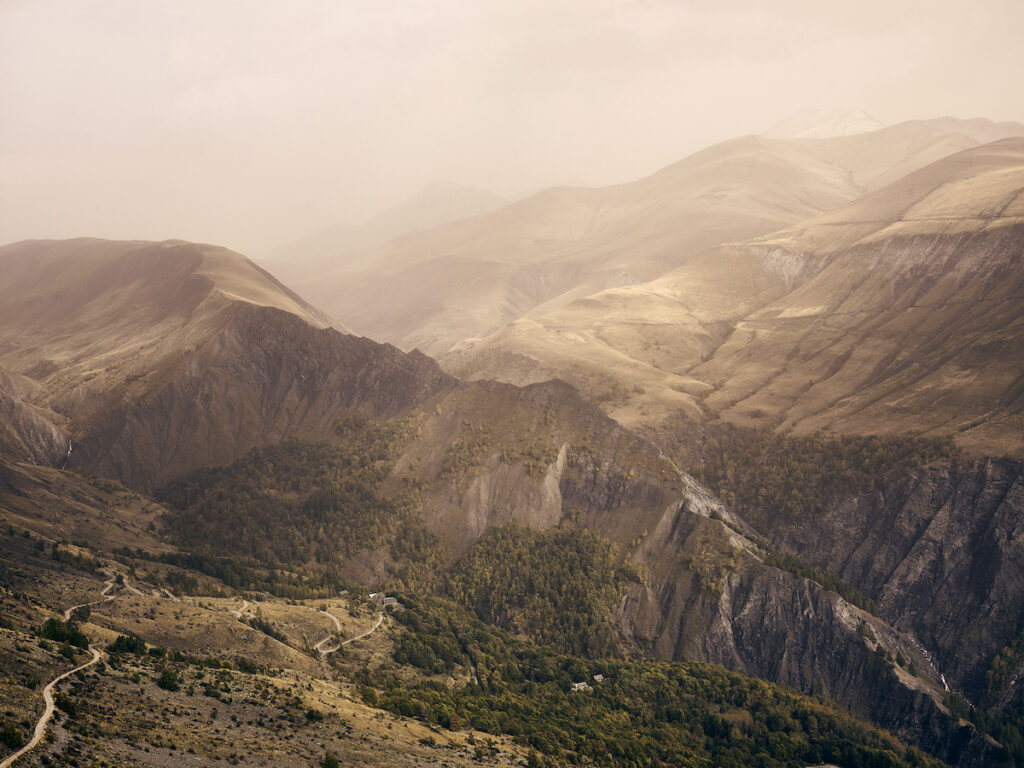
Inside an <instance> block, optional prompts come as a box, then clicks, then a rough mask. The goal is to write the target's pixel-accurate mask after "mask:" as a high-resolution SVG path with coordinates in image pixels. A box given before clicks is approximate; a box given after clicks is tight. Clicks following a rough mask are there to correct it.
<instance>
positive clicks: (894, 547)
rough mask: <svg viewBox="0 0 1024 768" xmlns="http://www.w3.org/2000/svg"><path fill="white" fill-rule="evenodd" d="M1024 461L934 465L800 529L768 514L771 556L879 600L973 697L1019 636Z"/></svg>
mask: <svg viewBox="0 0 1024 768" xmlns="http://www.w3.org/2000/svg"><path fill="white" fill-rule="evenodd" d="M1022 513H1024V463H1022V462H1019V461H1011V460H992V459H985V460H981V461H974V462H970V463H966V464H951V465H944V466H932V467H928V468H925V469H922V470H920V471H918V472H915V473H913V474H912V475H909V476H907V477H905V478H903V479H902V480H900V481H899V482H898V483H896V484H894V485H893V486H891V487H889V488H886V489H884V490H883V491H881V492H876V493H871V494H867V495H865V496H862V497H860V498H856V499H849V500H847V501H845V502H843V503H842V504H839V505H837V506H836V507H835V508H834V509H831V510H828V511H827V512H826V514H825V516H824V517H823V518H822V519H820V520H817V521H815V524H814V525H807V524H806V521H796V520H784V519H778V518H772V517H770V516H769V515H767V514H766V515H764V516H763V518H762V519H759V520H757V521H756V522H757V525H758V526H759V528H761V530H763V531H764V532H765V533H766V534H768V535H769V537H770V538H771V539H772V540H774V541H775V542H776V543H777V545H778V546H779V547H782V548H785V549H788V550H790V551H792V552H794V553H796V554H797V555H798V556H799V557H800V558H801V559H803V560H805V561H806V562H809V563H812V564H814V565H816V566H818V567H820V568H824V569H827V570H829V571H830V572H832V573H835V574H836V575H838V576H839V577H840V578H842V579H843V580H844V581H846V582H847V583H849V584H851V585H853V586H856V587H857V588H858V589H860V590H861V591H862V592H864V593H865V594H866V595H868V596H869V597H871V598H872V599H874V600H875V602H876V603H877V604H878V606H879V609H880V611H881V613H882V615H883V616H885V618H886V619H888V620H889V621H890V622H891V623H892V624H893V625H894V626H897V627H900V628H901V629H902V630H904V631H906V632H907V633H908V634H911V635H912V636H914V637H916V638H917V639H918V640H919V641H920V643H921V644H922V645H923V646H924V647H925V648H927V649H929V650H930V651H931V652H932V654H933V657H934V661H935V664H936V666H937V668H938V669H939V670H940V671H941V673H942V674H943V675H945V678H946V680H947V681H948V682H949V684H950V686H952V687H954V688H956V689H958V690H960V691H962V692H963V693H964V694H965V695H966V696H967V697H968V699H974V698H975V697H976V696H977V695H978V694H979V693H980V692H981V690H982V689H983V686H984V676H985V672H986V671H987V669H988V667H989V666H990V665H991V663H992V660H993V658H994V657H995V655H996V654H997V653H998V652H999V651H1000V649H1002V648H1003V647H1004V646H1006V645H1008V644H1009V643H1011V642H1012V641H1013V640H1014V639H1015V638H1016V637H1017V636H1018V634H1019V633H1020V632H1021V628H1022V627H1024V578H1022V575H1024V535H1022V534H1024V514H1022Z"/></svg>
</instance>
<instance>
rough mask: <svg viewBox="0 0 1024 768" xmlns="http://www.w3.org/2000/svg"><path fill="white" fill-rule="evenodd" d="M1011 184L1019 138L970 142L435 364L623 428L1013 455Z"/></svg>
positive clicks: (1016, 377)
mask: <svg viewBox="0 0 1024 768" xmlns="http://www.w3.org/2000/svg"><path fill="white" fill-rule="evenodd" d="M853 138H861V137H853ZM1022 189H1024V141H1022V140H1021V139H1005V140H1001V141H997V142H994V143H991V144H988V145H985V146H981V147H977V148H975V149H970V150H966V151H964V152H962V153H958V154H956V155H953V156H951V157H949V158H946V159H943V160H940V161H938V162H935V163H933V164H931V165H929V166H927V167H925V168H922V169H920V170H918V171H916V172H914V173H911V174H909V175H907V176H906V177H905V178H903V179H901V180H899V181H897V182H894V183H892V184H890V185H888V186H886V187H884V188H882V189H880V190H878V191H876V192H872V193H870V194H868V195H865V196H864V197H862V198H860V199H859V200H857V201H856V202H854V203H851V204H849V205H847V206H843V207H840V208H838V209H836V210H835V211H833V212H830V213H827V214H823V215H821V216H818V217H814V218H811V219H809V220H807V221H805V222H802V223H800V224H798V225H794V226H793V227H790V228H788V229H785V230H782V231H780V232H777V233H775V234H772V235H768V236H764V237H761V238H757V239H754V240H750V241H747V242H745V243H736V244H730V245H725V246H721V247H719V248H715V249H712V250H709V251H706V252H704V253H702V254H699V255H698V256H696V257H694V258H692V259H690V260H689V261H688V262H687V263H686V264H685V265H683V266H682V267H679V268H678V269H676V270H674V271H671V272H669V273H667V274H665V275H664V276H662V277H660V278H659V279H657V280H655V281H652V282H650V283H647V284H644V285H638V286H631V287H625V288H619V289H615V290H609V291H604V292H601V293H598V294H595V295H593V296H590V297H587V298H586V299H582V300H579V301H576V302H574V303H572V304H570V305H568V306H566V307H564V308H562V309H560V310H558V311H552V312H547V313H543V314H537V315H536V316H534V317H531V318H528V319H524V320H521V321H519V322H517V323H513V324H512V325H510V326H508V327H507V328H505V329H503V330H502V331H500V332H498V333H496V334H494V335H492V336H491V337H489V338H487V339H483V340H480V341H475V342H468V343H465V344H463V345H460V346H459V347H458V348H456V349H455V350H453V351H452V352H451V353H449V355H447V356H446V357H445V359H444V363H445V365H446V367H448V368H449V369H450V370H452V371H454V372H456V373H457V374H458V375H461V376H464V377H474V376H480V377H490V378H505V379H507V380H510V381H516V382H524V381H530V380H532V379H533V378H543V377H545V376H550V375H558V374H563V375H565V377H566V378H568V379H569V380H571V381H573V382H574V383H576V384H577V385H579V386H580V387H581V388H583V389H584V390H585V391H587V392H589V393H591V394H592V395H593V396H596V397H598V398H599V399H602V400H605V401H606V403H607V404H606V409H608V410H609V411H610V412H611V413H612V414H613V415H615V416H616V417H617V418H619V419H620V420H622V421H624V422H625V423H630V424H634V425H646V426H651V427H655V428H656V427H659V426H661V425H663V424H664V422H665V421H666V419H668V418H669V417H670V416H673V415H676V414H681V415H683V416H684V417H686V418H688V419H696V420H700V419H706V418H716V417H717V418H722V419H725V420H728V421H731V422H733V423H737V424H742V425H746V426H760V427H766V426H767V427H773V428H776V429H785V430H795V431H796V432H797V433H800V432H810V431H813V430H815V429H820V428H829V429H833V430H835V431H839V432H859V433H885V432H901V431H906V430H917V431H921V432H926V433H954V434H957V435H958V436H959V438H958V439H959V441H960V443H961V444H962V445H963V446H964V447H966V448H968V449H970V450H972V452H976V453H979V452H1000V451H1011V452H1020V451H1021V450H1024V443H1022V442H1021V435H1022V434H1024V430H1022V429H1021V421H1020V420H1021V415H1020V414H1021V406H1022V403H1021V401H1020V397H1021V391H1020V386H1021V385H1020V382H1021V380H1022V373H1024V371H1022V370H1021V361H1022V360H1024V354H1022V353H1021V352H1022V346H1021V344H1022V342H1021V331H1022V327H1021V322H1022V319H1021V317H1022V316H1021V312H1020V301H1021V298H1020V297H1021V295H1022V290H1024V284H1022V282H1024V264H1022V262H1021V258H1022V257H1021V242H1022V240H1024V208H1022V205H1024V202H1022V192H1021V190H1022Z"/></svg>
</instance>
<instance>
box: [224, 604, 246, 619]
mask: <svg viewBox="0 0 1024 768" xmlns="http://www.w3.org/2000/svg"><path fill="white" fill-rule="evenodd" d="M248 607H249V601H248V600H243V601H242V607H241V608H239V609H238V610H237V611H236V610H234V609H228V613H230V614H231V615H232V616H234V617H235V618H236V619H241V618H242V616H243V615H244V614H245V611H246V609H248Z"/></svg>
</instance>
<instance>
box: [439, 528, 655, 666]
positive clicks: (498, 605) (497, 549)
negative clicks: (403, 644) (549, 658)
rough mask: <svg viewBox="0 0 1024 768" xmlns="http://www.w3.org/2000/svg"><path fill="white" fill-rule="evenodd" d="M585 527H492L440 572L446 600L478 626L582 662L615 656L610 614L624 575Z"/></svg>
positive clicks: (612, 552)
mask: <svg viewBox="0 0 1024 768" xmlns="http://www.w3.org/2000/svg"><path fill="white" fill-rule="evenodd" d="M616 559H617V558H616V547H615V545H614V544H613V543H612V542H610V541H608V540H607V539H604V538H602V537H601V536H600V535H599V534H597V533H594V532H593V531H589V530H586V529H573V528H560V529H554V530H544V531H538V530H535V529H533V528H526V527H523V526H520V525H516V524H509V525H506V526H502V527H500V528H492V529H491V530H489V531H488V532H487V533H485V534H484V535H483V537H482V538H481V539H480V541H478V542H477V543H476V545H474V546H473V547H472V548H471V549H470V550H469V551H468V552H467V553H466V554H465V555H463V557H462V558H461V559H460V560H459V561H458V562H457V563H456V564H455V566H454V567H453V569H452V570H451V572H450V573H449V574H448V577H447V580H446V584H445V589H446V592H447V593H448V595H450V596H451V597H452V598H454V599H455V600H457V601H458V602H460V603H462V604H463V605H465V606H467V607H469V608H471V609H472V610H473V611H474V612H475V613H476V614H477V616H479V617H480V618H481V619H482V620H484V621H486V622H489V623H492V624H497V625H498V626H500V627H504V628H505V629H509V630H511V631H513V632H518V633H525V634H529V635H532V636H533V637H536V638H537V639H538V640H540V641H541V642H546V643H551V644H553V645H555V646H557V647H559V648H565V649H568V650H570V651H571V652H573V653H577V654H581V655H586V656H600V655H605V656H607V655H612V654H614V653H616V651H617V643H616V632H615V627H614V624H613V621H612V615H613V609H614V606H615V603H616V602H618V599H619V597H620V596H621V594H622V590H623V588H624V587H625V584H626V582H627V581H628V580H629V579H630V578H635V576H633V574H632V573H630V572H628V571H625V570H623V569H621V568H619V567H618V566H617V565H616Z"/></svg>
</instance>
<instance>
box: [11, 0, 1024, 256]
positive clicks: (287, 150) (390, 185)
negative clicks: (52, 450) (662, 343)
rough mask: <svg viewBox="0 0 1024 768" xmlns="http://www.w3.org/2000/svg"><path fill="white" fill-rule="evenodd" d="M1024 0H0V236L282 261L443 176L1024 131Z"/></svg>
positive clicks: (598, 172)
mask: <svg viewBox="0 0 1024 768" xmlns="http://www.w3.org/2000/svg"><path fill="white" fill-rule="evenodd" d="M1021 29H1024V4H1021V3H1020V2H1017V1H1016V0H983V1H982V2H960V1H950V0H940V1H939V2H934V1H932V2H900V3H891V2H878V1H876V0H869V1H868V2H861V3H858V4H842V7H841V8H840V9H837V4H834V3H821V2H813V1H811V0H784V1H783V2H776V3H771V4H764V3H760V2H753V1H752V0H750V1H747V2H735V1H734V2H730V3H728V8H727V9H723V8H722V4H721V3H712V2H699V1H696V0H688V1H686V2H682V1H681V2H658V1H656V0H652V1H650V2H644V1H642V0H641V1H637V2H623V1H621V0H601V1H600V2H593V0H588V1H587V2H580V1H576V0H572V1H564V0H563V1H560V2H557V3H550V2H537V1H536V0H529V1H528V2H521V1H519V0H516V1H515V2H510V1H508V0H502V1H501V2H486V3H473V2H465V0H458V1H456V0H443V1H439V2H429V3H427V2H408V1H406V0H395V1H394V2H386V3H353V2H335V1H334V0H324V1H323V2H316V1H313V0H303V2H297V3H289V4H282V3H271V2H212V3H211V2H175V3H166V2H140V1H138V0H109V1H107V2H102V3H80V2H39V1H37V0H32V1H29V0H6V2H4V3H3V4H2V5H0V69H2V73H3V76H2V77H0V101H2V103H3V113H2V117H0V151H2V153H3V155H2V162H0V241H3V242H11V241H16V240H20V239H24V238H48V237H51V238H63V237H75V236H84V235H90V236H99V237H107V238H145V239H159V238H183V239H189V240H196V241H205V242H214V243H218V244H222V245H226V246H228V247H230V248H233V249H236V250H240V251H242V252H244V253H246V254H248V255H250V256H255V257H260V256H266V255H267V254H268V253H269V252H270V251H271V249H272V248H273V247H274V246H276V245H279V244H280V243H282V242H285V241H288V240H291V239H294V238H297V237H300V236H302V235H304V234H307V233H308V232H310V231H312V230H315V229H318V228H320V227H324V226H327V225H331V224H338V223H344V222H358V221H360V220H362V219H365V218H366V217H368V216H369V215H371V214H373V213H375V212H376V211H378V210H380V209H382V208H385V207H388V206H390V205H394V204H396V203H398V202H400V201H401V200H403V199H405V198H407V197H409V196H411V195H412V194H414V193H415V192H416V191H417V190H418V189H419V188H421V187H422V186H423V185H425V184H427V183H429V182H431V181H433V180H437V179H446V180H452V181H456V182H459V183H462V184H467V185H472V186H477V187H480V188H483V189H487V190H490V191H493V192H496V193H498V194H500V195H503V196H513V195H518V194H522V193H524V192H529V191H532V190H535V189H538V188H542V187H545V186H549V185H554V184H564V183H593V184H607V183H613V182H617V181H625V180H628V179H632V178H636V177H638V176H641V175H643V174H645V173H648V172H651V171H653V170H656V169H657V168H659V167H661V166H663V165H665V164H668V163H670V162H673V161H675V160H677V159H679V158H681V157H683V156H684V155H686V154H687V153H689V152H692V151H694V150H696V149H699V148H701V147H703V146H706V145H708V144H710V143H713V142H715V141H718V140H720V139H725V138H729V137H731V136H735V135H740V134H743V133H750V132H756V131H760V130H764V129H767V128H768V127H770V126H771V125H772V124H773V123H775V122H777V121H779V120H782V119H784V118H786V117H787V116H789V115H790V114H792V113H793V112H795V111H797V110H799V109H802V108H805V107H815V108H832V107H846V108H848V109H851V110H864V111H866V112H867V113H869V114H870V115H872V116H873V117H875V118H877V119H878V120H880V121H882V122H883V123H886V124H891V123H895V122H898V121H901V120H906V119H912V118H924V117H937V116H940V115H953V116H957V117H964V118H968V117H975V116H984V117H988V118H991V119H993V120H1017V119H1021V118H1022V117H1024V90H1022V89H1021V88H1020V75H1021V67H1020V54H1019V42H1020V31H1021Z"/></svg>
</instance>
